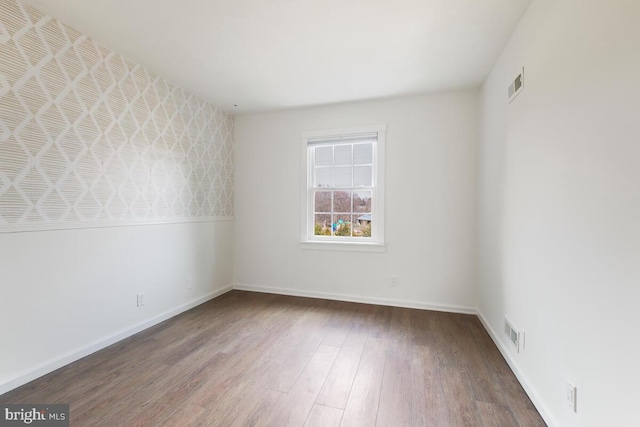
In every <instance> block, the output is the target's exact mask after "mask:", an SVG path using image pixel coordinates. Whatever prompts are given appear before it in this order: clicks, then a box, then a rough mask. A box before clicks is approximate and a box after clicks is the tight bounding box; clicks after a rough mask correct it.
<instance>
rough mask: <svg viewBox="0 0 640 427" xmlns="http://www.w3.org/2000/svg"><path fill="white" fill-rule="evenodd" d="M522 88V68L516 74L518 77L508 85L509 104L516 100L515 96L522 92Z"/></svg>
mask: <svg viewBox="0 0 640 427" xmlns="http://www.w3.org/2000/svg"><path fill="white" fill-rule="evenodd" d="M523 87H524V67H522V71H521V72H520V74H518V77H516V78H515V80H514V81H513V82H512V83H511V84H510V85H509V89H508V90H507V93H508V95H509V102H511V101H513V100H514V99H516V96H518V95H519V94H520V92H522V88H523Z"/></svg>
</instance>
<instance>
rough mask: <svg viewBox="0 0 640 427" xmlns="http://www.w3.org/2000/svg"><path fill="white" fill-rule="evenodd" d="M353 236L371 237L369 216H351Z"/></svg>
mask: <svg viewBox="0 0 640 427" xmlns="http://www.w3.org/2000/svg"><path fill="white" fill-rule="evenodd" d="M353 236H354V237H371V214H360V215H358V214H356V215H354V216H353Z"/></svg>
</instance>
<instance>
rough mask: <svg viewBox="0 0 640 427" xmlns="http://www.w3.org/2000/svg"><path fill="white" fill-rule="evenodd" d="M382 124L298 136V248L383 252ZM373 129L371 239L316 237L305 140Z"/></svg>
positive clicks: (311, 171)
mask: <svg viewBox="0 0 640 427" xmlns="http://www.w3.org/2000/svg"><path fill="white" fill-rule="evenodd" d="M386 131H387V127H386V125H378V126H362V127H353V128H346V129H330V130H319V131H308V132H303V133H302V136H301V153H302V156H301V164H302V178H301V183H302V185H301V187H302V195H301V200H302V215H301V242H300V244H301V247H302V249H325V250H342V251H363V252H384V251H385V240H384V224H385V221H384V211H385V202H384V194H385V179H384V171H385V137H386ZM374 132H377V134H378V138H377V142H376V143H375V144H373V193H372V201H371V215H372V218H373V222H372V224H371V238H362V237H335V236H316V235H315V233H314V223H315V221H314V188H313V168H312V167H311V166H312V164H311V163H312V158H311V150H310V149H309V140H313V139H317V138H327V139H330V138H336V139H338V138H341V137H343V138H344V137H349V136H353V135H357V134H365V133H374Z"/></svg>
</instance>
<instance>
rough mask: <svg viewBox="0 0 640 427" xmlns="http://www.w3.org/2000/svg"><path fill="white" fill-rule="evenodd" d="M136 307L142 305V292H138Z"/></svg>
mask: <svg viewBox="0 0 640 427" xmlns="http://www.w3.org/2000/svg"><path fill="white" fill-rule="evenodd" d="M137 301H138V307H142V306H143V305H144V293H142V292H140V293H139V294H138V300H137Z"/></svg>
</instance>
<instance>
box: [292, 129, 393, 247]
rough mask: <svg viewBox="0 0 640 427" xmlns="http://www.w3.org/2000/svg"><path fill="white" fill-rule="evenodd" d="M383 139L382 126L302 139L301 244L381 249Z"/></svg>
mask: <svg viewBox="0 0 640 427" xmlns="http://www.w3.org/2000/svg"><path fill="white" fill-rule="evenodd" d="M384 136H385V127H384V126H382V127H380V126H379V127H368V128H358V129H348V130H339V131H324V132H308V133H305V134H303V136H302V144H303V162H304V168H303V170H304V171H305V175H304V180H305V182H304V184H305V185H304V186H303V188H304V190H305V194H304V197H303V199H304V207H303V212H304V218H303V221H302V223H303V231H302V241H303V244H307V243H315V244H318V245H315V247H316V248H324V249H333V248H335V249H345V248H347V249H354V248H356V249H357V248H360V249H363V248H367V247H368V249H371V248H374V247H378V248H379V247H381V246H382V244H383V243H384V216H383V214H384V212H383V209H384V191H383V184H384V179H383V178H384V175H383V173H384V161H383V160H384V159H383V155H384ZM365 250H367V249H365Z"/></svg>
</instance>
